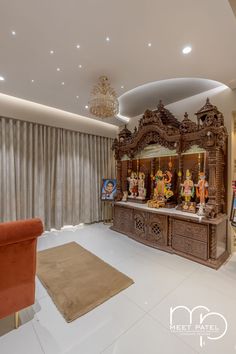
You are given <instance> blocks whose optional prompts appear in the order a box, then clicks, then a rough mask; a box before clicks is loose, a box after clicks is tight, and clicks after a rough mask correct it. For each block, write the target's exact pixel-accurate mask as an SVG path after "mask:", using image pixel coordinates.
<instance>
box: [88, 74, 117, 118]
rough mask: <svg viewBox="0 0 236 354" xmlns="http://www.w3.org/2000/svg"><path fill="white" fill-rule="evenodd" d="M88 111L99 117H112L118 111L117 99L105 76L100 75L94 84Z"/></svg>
mask: <svg viewBox="0 0 236 354" xmlns="http://www.w3.org/2000/svg"><path fill="white" fill-rule="evenodd" d="M89 111H90V113H91V114H92V115H94V116H96V117H99V118H109V117H114V116H116V115H117V114H118V113H119V101H118V99H117V95H116V92H115V90H114V89H113V88H112V87H111V86H110V83H109V80H108V78H107V77H106V76H101V77H100V78H99V80H98V84H97V85H95V86H94V88H93V90H92V92H91V99H90V101H89Z"/></svg>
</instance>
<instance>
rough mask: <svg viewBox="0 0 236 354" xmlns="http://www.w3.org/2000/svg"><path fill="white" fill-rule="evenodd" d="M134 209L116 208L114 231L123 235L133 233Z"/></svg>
mask: <svg viewBox="0 0 236 354" xmlns="http://www.w3.org/2000/svg"><path fill="white" fill-rule="evenodd" d="M132 219H133V209H130V208H124V207H120V206H115V208H114V224H113V227H114V229H116V230H118V231H120V232H123V233H128V234H130V233H132V231H133V225H132Z"/></svg>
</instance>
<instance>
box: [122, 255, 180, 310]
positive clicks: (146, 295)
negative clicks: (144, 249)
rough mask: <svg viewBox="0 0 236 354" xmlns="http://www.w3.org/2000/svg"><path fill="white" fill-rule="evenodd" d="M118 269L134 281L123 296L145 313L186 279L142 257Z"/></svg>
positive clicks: (123, 264)
mask: <svg viewBox="0 0 236 354" xmlns="http://www.w3.org/2000/svg"><path fill="white" fill-rule="evenodd" d="M117 268H118V269H119V270H120V271H121V272H123V273H125V274H126V275H128V276H129V277H131V278H132V279H133V280H134V284H133V285H132V286H130V287H129V288H127V289H125V290H124V291H123V294H125V295H126V296H128V297H129V299H131V300H132V301H133V302H135V303H136V304H137V305H138V306H140V307H141V308H142V309H143V310H144V311H149V310H150V309H151V308H153V307H154V306H155V305H156V304H158V303H159V302H160V301H161V300H162V299H163V298H164V297H165V296H166V295H167V294H169V292H170V291H172V290H174V289H175V288H176V287H177V286H178V285H179V284H180V283H181V282H182V281H183V280H184V279H185V277H184V276H183V275H182V274H179V273H178V272H177V271H176V272H175V271H174V270H172V269H170V268H167V267H164V266H162V265H161V264H159V263H158V262H156V261H154V260H153V258H151V259H148V258H142V257H140V255H136V256H134V257H132V258H131V259H130V260H128V261H126V262H123V263H121V264H120V265H118V267H117Z"/></svg>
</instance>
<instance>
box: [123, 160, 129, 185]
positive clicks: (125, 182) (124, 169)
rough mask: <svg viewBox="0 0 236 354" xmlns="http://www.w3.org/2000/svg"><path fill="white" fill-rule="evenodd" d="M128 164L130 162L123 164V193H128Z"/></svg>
mask: <svg viewBox="0 0 236 354" xmlns="http://www.w3.org/2000/svg"><path fill="white" fill-rule="evenodd" d="M128 163H129V161H127V160H126V161H123V162H122V176H121V189H122V192H127V190H128V188H127V177H128Z"/></svg>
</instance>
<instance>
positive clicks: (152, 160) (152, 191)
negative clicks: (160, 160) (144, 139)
mask: <svg viewBox="0 0 236 354" xmlns="http://www.w3.org/2000/svg"><path fill="white" fill-rule="evenodd" d="M155 165H156V159H155V158H154V159H151V174H150V177H151V193H150V199H153V196H154V182H153V177H154V176H155Z"/></svg>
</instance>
